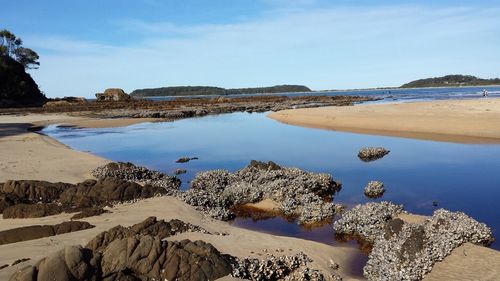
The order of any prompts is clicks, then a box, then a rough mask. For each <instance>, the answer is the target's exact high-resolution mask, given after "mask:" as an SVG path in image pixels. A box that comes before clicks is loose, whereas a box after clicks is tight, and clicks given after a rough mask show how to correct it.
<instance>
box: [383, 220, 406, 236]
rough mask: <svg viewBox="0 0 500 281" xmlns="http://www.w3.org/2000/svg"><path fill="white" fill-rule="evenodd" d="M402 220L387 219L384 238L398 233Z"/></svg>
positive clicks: (402, 223) (401, 227) (401, 226)
mask: <svg viewBox="0 0 500 281" xmlns="http://www.w3.org/2000/svg"><path fill="white" fill-rule="evenodd" d="M404 223H405V222H404V221H403V220H402V219H399V218H396V219H391V220H389V221H388V222H387V223H386V224H385V226H384V229H385V231H384V238H385V239H390V238H391V237H392V236H393V235H398V234H399V232H401V230H402V229H403V225H404Z"/></svg>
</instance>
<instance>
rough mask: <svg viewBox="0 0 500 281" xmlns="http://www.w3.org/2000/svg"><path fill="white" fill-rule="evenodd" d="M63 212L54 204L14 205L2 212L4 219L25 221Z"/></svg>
mask: <svg viewBox="0 0 500 281" xmlns="http://www.w3.org/2000/svg"><path fill="white" fill-rule="evenodd" d="M62 212H63V208H62V207H61V206H59V205H58V204H55V203H36V204H16V205H13V206H10V207H7V208H5V210H3V218H4V219H25V218H41V217H46V216H53V215H57V214H60V213H62Z"/></svg>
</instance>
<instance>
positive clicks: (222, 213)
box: [180, 161, 340, 224]
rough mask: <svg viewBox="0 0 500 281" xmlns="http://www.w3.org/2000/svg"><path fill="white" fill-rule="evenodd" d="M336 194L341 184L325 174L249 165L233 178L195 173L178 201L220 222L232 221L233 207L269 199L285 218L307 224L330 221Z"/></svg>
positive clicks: (221, 172)
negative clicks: (292, 218) (288, 217)
mask: <svg viewBox="0 0 500 281" xmlns="http://www.w3.org/2000/svg"><path fill="white" fill-rule="evenodd" d="M339 190H340V184H339V183H337V182H335V181H334V180H333V179H332V177H331V176H330V175H328V174H316V173H308V172H305V171H302V170H300V169H297V168H285V167H280V166H278V165H277V164H275V163H273V162H269V163H263V162H258V161H252V162H251V164H250V165H249V166H247V167H246V168H243V169H241V170H239V171H237V172H236V173H234V174H233V173H229V172H228V171H225V170H212V171H207V172H201V173H198V174H197V175H196V176H195V178H194V179H193V180H192V181H191V189H189V190H188V191H186V192H185V193H182V194H181V195H180V197H181V199H182V200H184V201H185V202H186V203H188V204H190V205H192V206H194V207H195V208H196V209H198V210H200V211H203V212H205V213H206V214H208V215H210V216H211V217H214V218H217V219H221V220H228V219H231V218H233V217H234V214H233V213H232V212H231V211H230V209H231V207H233V206H237V205H243V204H247V203H255V202H259V201H261V200H264V199H270V200H272V201H274V202H277V203H278V204H279V209H280V210H281V212H282V213H283V214H284V215H295V216H297V217H298V222H299V223H301V224H306V223H314V222H319V221H323V220H325V219H328V218H331V217H333V215H334V213H335V210H336V209H337V208H338V206H337V205H335V204H333V203H332V202H331V198H332V196H333V195H334V193H335V192H337V191H339ZM325 198H326V200H325Z"/></svg>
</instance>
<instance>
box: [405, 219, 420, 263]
mask: <svg viewBox="0 0 500 281" xmlns="http://www.w3.org/2000/svg"><path fill="white" fill-rule="evenodd" d="M424 243H425V230H424V227H423V226H421V225H419V226H417V227H415V228H412V229H411V231H410V236H409V237H408V238H406V240H405V241H404V242H403V244H402V245H401V250H400V252H399V253H400V258H401V259H402V260H403V261H404V260H409V261H414V260H415V259H416V257H417V255H418V254H419V253H420V252H421V251H422V250H423V249H424Z"/></svg>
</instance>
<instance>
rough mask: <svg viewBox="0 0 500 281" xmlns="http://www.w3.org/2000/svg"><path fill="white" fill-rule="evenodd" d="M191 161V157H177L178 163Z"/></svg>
mask: <svg viewBox="0 0 500 281" xmlns="http://www.w3.org/2000/svg"><path fill="white" fill-rule="evenodd" d="M189 161H191V158H190V157H181V158H179V159H177V160H176V161H175V162H176V163H186V162H189Z"/></svg>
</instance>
